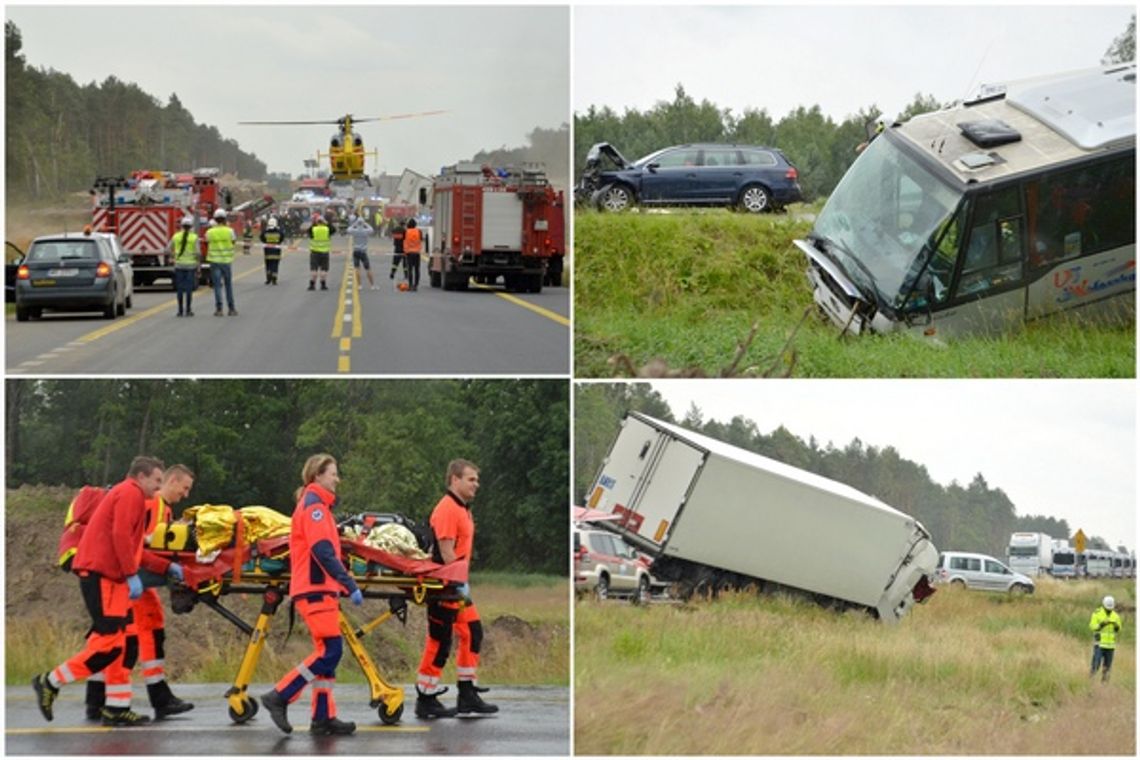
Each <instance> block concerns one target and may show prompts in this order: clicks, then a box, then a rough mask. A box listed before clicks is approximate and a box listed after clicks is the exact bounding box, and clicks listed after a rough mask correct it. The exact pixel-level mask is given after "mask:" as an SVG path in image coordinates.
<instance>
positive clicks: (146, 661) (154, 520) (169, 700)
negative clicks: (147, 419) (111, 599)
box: [86, 464, 194, 720]
mask: <svg viewBox="0 0 1140 760" xmlns="http://www.w3.org/2000/svg"><path fill="white" fill-rule="evenodd" d="M193 486H194V473H193V472H191V471H190V468H189V467H187V466H186V465H182V464H174V465H171V466H170V467H168V468H167V469H166V472H165V473H164V474H163V476H162V485H161V486H160V487H159V489H158V492H157V493H156V494H155V495H154V498H153V499H149V500H148V501H147V503H146V508H147V514H148V517H147V527H146V532H145V533H144V534H143V535H144V537H145V538H146V539H147V540H149V539H150V537H151V536H152V535H154V532H155V530H157V529H158V525H159V523H165V524H170V523H171V522H172V521H173V519H174V514H173V512H172V511H171V509H170V508H171V507H172V506H174V505H175V504H177V503H178V502H180V501H182V500H183V499H185V498H186V497H187V496H189V495H190V489H191V488H193ZM180 570H181V568H180V566H179V570H175V571H173V572H174V574H175V578H176V579H177V580H182V579H181V578H179V577H178V574H179V572H180ZM169 572H170V571H168V573H169ZM144 580H145V581H146V582H145V583H144V586H145V588H144V589H143V592H142V596H140V597H139V598H138V599H136V600H135V602H134V604H133V605H132V608H131V611H132V613H133V617H134V624H133V627H131V626H128V627H127V635H128V636H130V635H131V634H132V633H133V634H134V635H135V636H136V637H137V638H138V652H139V659H138V666H139V667H140V668H141V669H142V675H143V683H145V684H146V693H147V696H148V697H149V698H150V706H151V707H153V708H154V717H155V720H161V719H162V718H166V717H168V716H170V715H178V714H180V713H184V712H189V711H190V710H193V709H194V703H193V702H187V701H186V700H184V699H179V698H178V697H176V696H174V693H173V692H171V691H170V684H168V683H167V682H166V628H165V625H166V618H165V615H164V614H163V611H162V598H161V597H160V596H159V595H158V590H157V589H155V588H151V587H150V584H151V582H152V579H151V578H144ZM160 580H161V579H160ZM158 585H162V584H161V583H159V584H158ZM103 681H104V674H103V673H97V674H95V675H93V676H91V677H90V678H88V679H87V699H86V702H87V718H88V720H98V719H99V718H100V716H101V715H102V712H103V702H104V700H105V698H106V697H105V694H104V691H105V689H104V684H103Z"/></svg>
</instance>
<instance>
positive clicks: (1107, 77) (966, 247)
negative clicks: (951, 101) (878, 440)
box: [795, 64, 1136, 339]
mask: <svg viewBox="0 0 1140 760" xmlns="http://www.w3.org/2000/svg"><path fill="white" fill-rule="evenodd" d="M986 92H987V93H988V94H987V95H986V96H985V97H979V98H977V99H975V100H972V101H968V102H964V103H961V104H959V105H956V106H953V107H951V108H948V109H945V110H941V111H937V112H934V113H927V114H922V115H920V116H915V117H914V118H912V119H910V120H909V121H907V122H905V123H901V124H893V125H891V126H890V127H887V128H886V129H884V130H883V131H882V133H881V134H879V135H878V136H877V137H876V138H875V139H873V140H872V141H871V143H870V144H869V145H868V146H867V147H866V149H865V150H864V151H863V152H862V154H860V156H859V158H858V159H857V160H856V161H855V163H854V164H853V165H852V166H851V168H850V169H849V170H848V171H847V174H846V175H844V177H843V179H842V180H841V181H840V183H839V185H838V186H837V187H836V189H835V191H834V192H833V193H832V194H831V197H830V198H829V199H828V201H827V204H826V205H825V206H824V209H823V211H822V212H820V215H819V217H818V219H817V220H816V222H815V225H814V227H813V229H812V232H811V234H810V235H809V236H808V237H807V239H805V240H797V241H795V243H796V246H797V247H798V248H799V249H800V250H801V251H803V253H805V254H806V255H807V257H808V278H809V280H810V282H811V285H812V288H813V290H814V299H815V301H816V303H817V304H818V305H819V307H820V308H821V309H822V311H823V312H824V313H825V314H826V315H827V316H828V317H829V318H830V319H831V321H832V322H834V323H835V324H836V325H837V326H839V327H842V328H843V329H844V330H845V331H847V332H851V333H855V334H860V333H866V332H876V333H888V332H894V331H904V330H909V331H912V332H915V333H917V334H921V335H924V336H927V337H929V338H932V339H940V338H951V337H954V336H958V335H968V334H987V333H989V334H992V333H998V332H1002V331H1005V330H1009V329H1011V328H1014V327H1015V326H1017V325H1020V324H1022V323H1024V322H1026V321H1029V320H1034V319H1039V318H1042V317H1046V316H1049V315H1052V314H1056V313H1058V312H1063V311H1070V310H1078V311H1079V313H1081V314H1082V315H1089V316H1092V315H1096V316H1097V317H1098V318H1122V319H1128V318H1134V316H1135V305H1134V298H1133V297H1134V294H1135V291H1136V219H1135V197H1136V189H1135V185H1136V116H1135V109H1136V66H1135V64H1126V65H1117V66H1105V67H1101V68H1098V69H1093V70H1086V71H1082V72H1076V73H1069V74H1062V75H1056V76H1051V77H1043V78H1038V79H1034V80H1029V81H1024V82H1018V83H1011V84H1009V85H1006V86H1004V88H993V87H990V88H987V90H986ZM995 92H996V93H997V94H993V93H995Z"/></svg>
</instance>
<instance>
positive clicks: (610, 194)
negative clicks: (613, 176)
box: [598, 185, 633, 213]
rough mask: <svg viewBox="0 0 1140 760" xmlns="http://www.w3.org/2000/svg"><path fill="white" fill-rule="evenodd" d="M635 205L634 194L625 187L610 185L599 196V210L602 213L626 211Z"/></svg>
mask: <svg viewBox="0 0 1140 760" xmlns="http://www.w3.org/2000/svg"><path fill="white" fill-rule="evenodd" d="M632 205H633V193H632V192H631V191H630V189H629V188H628V187H626V186H625V185H609V186H607V187H606V188H604V189H603V190H602V192H601V193H600V194H599V195H598V208H600V209H601V210H602V211H611V212H614V213H617V212H618V211H625V210H626V209H627V208H629V207H630V206H632Z"/></svg>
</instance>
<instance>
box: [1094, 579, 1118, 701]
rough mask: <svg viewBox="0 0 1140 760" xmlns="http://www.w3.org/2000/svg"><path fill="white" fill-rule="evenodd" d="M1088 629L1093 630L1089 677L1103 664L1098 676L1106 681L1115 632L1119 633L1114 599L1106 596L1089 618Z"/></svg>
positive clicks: (1114, 644)
mask: <svg viewBox="0 0 1140 760" xmlns="http://www.w3.org/2000/svg"><path fill="white" fill-rule="evenodd" d="M1089 629H1090V630H1091V631H1092V632H1093V641H1094V642H1095V643H1094V644H1093V657H1092V667H1091V668H1089V678H1092V677H1093V676H1095V675H1096V672H1097V671H1098V670H1100V668H1101V664H1102V663H1103V664H1104V671H1103V673H1102V675H1101V677H1100V680H1101V681H1102V682H1103V683H1107V682H1108V673H1109V671H1111V670H1112V658H1113V656H1114V655H1115V654H1116V634H1118V633H1120V615H1118V614H1117V613H1116V600H1115V599H1113V598H1112V597H1111V596H1106V597H1105V598H1104V600H1103V601H1102V602H1101V605H1100V607H1098V608H1097V609H1096V610H1095V611H1094V612H1093V614H1092V618H1090V619H1089Z"/></svg>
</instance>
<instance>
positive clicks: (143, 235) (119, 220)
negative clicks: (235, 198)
mask: <svg viewBox="0 0 1140 760" xmlns="http://www.w3.org/2000/svg"><path fill="white" fill-rule="evenodd" d="M217 177H218V171H217V170H216V169H200V170H197V171H195V172H192V173H189V174H173V173H171V172H162V171H136V172H132V173H131V175H130V177H99V178H97V179H96V180H95V186H94V187H93V188H92V190H91V195H92V201H93V209H92V223H93V224H92V226H93V227H94V229H95V230H98V231H101V232H114V233H116V234H117V235H118V236H119V240H120V242H121V243H122V245H123V250H125V251H126V252H127V253H128V254H130V256H131V264H132V266H133V268H134V273H135V276H134V284H135V285H137V286H146V285H151V284H153V283H154V282H155V281H156V280H160V279H164V278H165V279H169V280H170V281H171V285H172V286H173V282H174V261H173V257H172V256H171V255H170V254H168V253H166V252H165V249H166V244H167V242H168V241H169V240H170V238H171V237H172V236H173V235H174V233H175V232H177V231H178V229H179V225H180V224H181V222H182V218H183V217H185V216H187V215H189V216H191V217H194V219H195V227H196V230H197V232H198V236H199V245H200V246H201V252H202V255H203V260H204V259H205V230H206V226H207V225H208V224H209V221H210V219H211V218H212V217H213V214H214V211H215V210H216V209H218V208H219V207H225V206H226V205H228V204H227V203H225V201H226V199H227V197H228V193H227V192H226V191H225V190H221V189H219V187H218V180H217ZM201 276H202V281H203V282H204V283H205V282H209V270H208V265H206V264H203V266H202V275H201Z"/></svg>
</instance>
